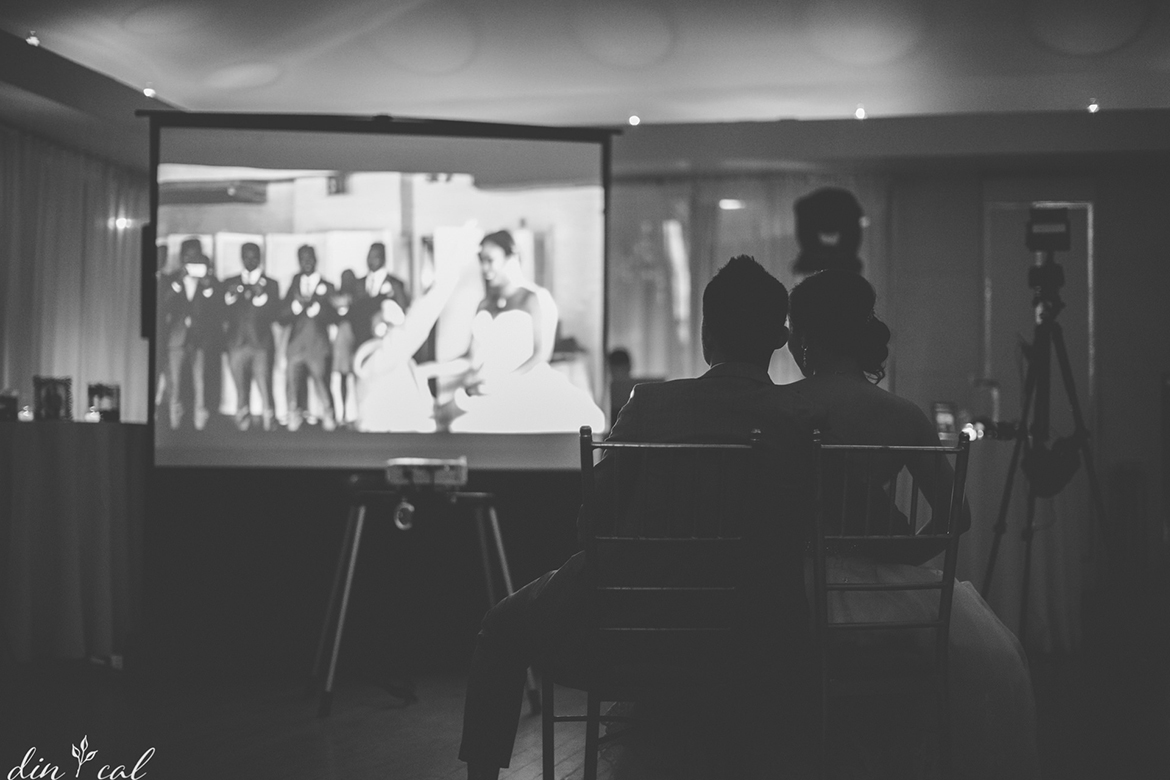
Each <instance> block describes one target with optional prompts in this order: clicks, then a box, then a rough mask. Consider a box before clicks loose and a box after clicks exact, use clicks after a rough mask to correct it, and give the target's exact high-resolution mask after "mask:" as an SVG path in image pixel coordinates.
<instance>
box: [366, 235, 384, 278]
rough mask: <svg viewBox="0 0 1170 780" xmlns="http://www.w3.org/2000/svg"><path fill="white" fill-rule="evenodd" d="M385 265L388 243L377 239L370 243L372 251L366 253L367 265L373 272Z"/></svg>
mask: <svg viewBox="0 0 1170 780" xmlns="http://www.w3.org/2000/svg"><path fill="white" fill-rule="evenodd" d="M384 265H386V245H385V244H383V243H382V242H381V241H375V242H374V243H372V244H370V251H369V253H367V254H366V267H367V268H369V269H370V271H371V272H373V271H377V270H378V269H380V268H381V267H382V266H384Z"/></svg>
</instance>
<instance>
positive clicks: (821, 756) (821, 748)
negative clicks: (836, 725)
mask: <svg viewBox="0 0 1170 780" xmlns="http://www.w3.org/2000/svg"><path fill="white" fill-rule="evenodd" d="M820 715H821V728H820V736H821V744H820V745H818V746H817V747H818V750H817V776H818V777H820V778H821V780H826V779H827V778H828V776H829V680H828V677H827V676H826V675H825V674H823V673H822V675H821V713H820Z"/></svg>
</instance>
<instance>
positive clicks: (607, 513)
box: [580, 428, 783, 664]
mask: <svg viewBox="0 0 1170 780" xmlns="http://www.w3.org/2000/svg"><path fill="white" fill-rule="evenodd" d="M580 443H581V467H582V472H583V473H585V472H588V475H587V476H583V477H582V491H583V496H582V499H583V500H582V506H583V511H584V512H585V513H586V514H587V516H588V519H587V523H586V527H587V528H588V529H589V531H590V533H589V535H588V538H587V539H586V540H585V541H586V544H585V548H586V568H587V569H588V570H589V572H590V577H589V580H588V581H589V582H590V584H591V610H590V615H591V621H592V623H593V626H594V628H595V629H596V630H595V632H594V634H593V636H594V640H593V641H594V642H595V646H594V647H593V648H592V653H591V654H592V655H593V656H594V657H595V659H596V660H597V661H598V663H604V662H606V661H613V660H620V661H621V662H622V663H627V664H628V663H659V662H663V661H665V662H667V663H669V662H671V661H672V660H674V661H677V662H680V663H681V662H683V661H690V662H696V663H698V662H710V661H711V660H712V659H716V658H720V657H721V658H723V659H724V661H725V660H726V658H727V657H728V656H727V648H728V642H730V641H733V639H732V637H733V636H734V635H736V634H737V632H739V631H741V630H742V628H743V620H744V618H745V609H744V603H745V602H744V600H745V592H744V577H745V567H744V565H743V560H744V556H745V553H746V552H747V551H748V550H750V546H751V545H750V540H749V539H748V538H747V537H745V527H747V526H750V525H751V524H752V523H761V522H764V518H763V517H762V516H761V514H760V513H765V512H766V513H770V515H769V517H768V518H767V522H772V523H779V522H781V521H782V520H783V517H782V514H783V512H782V510H783V507H782V506H781V505H779V504H777V503H775V502H771V503H769V502H767V498H768V497H769V496H772V495H774V494H775V492H776V491H775V483H776V482H777V481H778V480H777V479H775V478H774V479H773V480H771V483H768V482H767V481H765V480H761V479H759V477H760V476H762V475H763V473H764V472H763V471H762V470H761V469H763V468H767V463H768V459H767V457H766V455H765V454H764V448H763V447H762V445H761V443H760V442H759V441H751V440H742V441H739V442H727V443H719V442H703V443H657V442H595V441H593V434H592V431H591V430H589V429H588V428H582V430H581V435H580ZM598 451H600V452H601V453H602V459H601V460H600V461H598V460H596V459H595V453H596V452H598ZM603 469H604V474H603V475H602V476H599V474H602V470H603ZM773 477H775V475H773ZM599 486H600V487H601V488H602V489H601V491H599Z"/></svg>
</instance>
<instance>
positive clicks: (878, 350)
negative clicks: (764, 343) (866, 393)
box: [789, 270, 890, 382]
mask: <svg viewBox="0 0 1170 780" xmlns="http://www.w3.org/2000/svg"><path fill="white" fill-rule="evenodd" d="M876 302H877V293H875V292H874V290H873V287H872V286H871V285H870V283H869V282H867V281H866V280H865V277H863V276H861V275H860V274H856V273H853V272H852V271H841V270H827V271H821V272H819V273H815V274H813V275H812V276H809V277H808V278H806V279H805V280H804V281H802V282H801V283H800V284H798V285H796V287H795V288H794V289H793V290H792V294H791V296H790V297H789V316H790V317H791V319H792V330H793V332H794V333H795V334H796V335H797V336H799V337H800V338H801V339H802V340H803V342H804V344H805V346H806V347H810V348H813V349H823V350H825V351H827V352H833V353H836V354H838V355H849V356H851V357H853V358H856V359H857V361H858V362H859V363H860V364H861V370H862V371H864V372H865V374H866V376H868V377H869V378H870V380H871V381H873V382H880V381H881V379H882V377H884V376H885V375H886V358H888V357H889V356H890V349H889V343H890V329H889V328H888V327H886V324H885V323H884V322H882V321H881V320H879V319H878V318H877V316H876V315H875V314H874V310H873V307H874V303H876Z"/></svg>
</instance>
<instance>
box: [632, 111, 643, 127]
mask: <svg viewBox="0 0 1170 780" xmlns="http://www.w3.org/2000/svg"><path fill="white" fill-rule="evenodd" d="M630 124H631V125H633V126H634V127H637V126H638V125H640V124H642V118H641V117H640V116H638V115H637V114H631V115H630Z"/></svg>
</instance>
